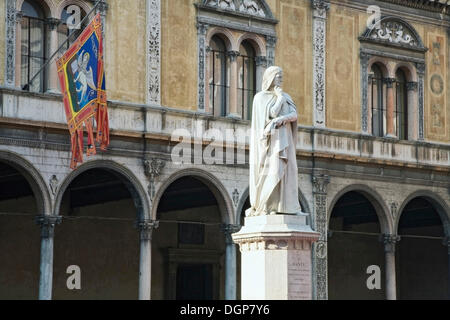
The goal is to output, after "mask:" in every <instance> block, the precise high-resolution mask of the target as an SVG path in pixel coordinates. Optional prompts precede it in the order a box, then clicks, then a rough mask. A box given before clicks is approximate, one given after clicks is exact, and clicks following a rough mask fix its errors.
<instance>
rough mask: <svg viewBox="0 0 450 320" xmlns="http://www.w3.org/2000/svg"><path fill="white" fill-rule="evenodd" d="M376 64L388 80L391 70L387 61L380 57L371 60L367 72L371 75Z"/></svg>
mask: <svg viewBox="0 0 450 320" xmlns="http://www.w3.org/2000/svg"><path fill="white" fill-rule="evenodd" d="M374 64H376V65H377V66H378V67H379V68H380V70H381V72H382V73H383V78H388V77H389V75H390V72H389V68H388V66H387V60H386V59H384V58H381V57H378V56H372V57H371V58H370V60H369V64H368V67H367V72H368V73H369V74H370V72H371V70H372V67H373V65H374Z"/></svg>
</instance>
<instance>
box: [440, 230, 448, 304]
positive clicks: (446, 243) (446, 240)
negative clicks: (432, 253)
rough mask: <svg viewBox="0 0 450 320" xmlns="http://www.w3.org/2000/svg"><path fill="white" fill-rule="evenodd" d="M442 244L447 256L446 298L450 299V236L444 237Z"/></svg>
mask: <svg viewBox="0 0 450 320" xmlns="http://www.w3.org/2000/svg"><path fill="white" fill-rule="evenodd" d="M442 244H443V245H444V246H446V247H447V249H448V250H447V254H448V255H447V256H448V264H447V272H448V276H447V299H448V300H450V236H447V237H445V238H444V240H443V242H442Z"/></svg>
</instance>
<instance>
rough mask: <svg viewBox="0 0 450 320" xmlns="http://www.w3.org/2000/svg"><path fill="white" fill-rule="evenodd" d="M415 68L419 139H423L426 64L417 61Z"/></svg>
mask: <svg viewBox="0 0 450 320" xmlns="http://www.w3.org/2000/svg"><path fill="white" fill-rule="evenodd" d="M416 70H417V75H418V76H419V81H418V91H419V92H418V96H417V99H418V100H419V101H418V109H419V118H418V120H419V123H418V126H419V140H421V141H423V140H424V139H425V127H424V104H425V97H424V87H425V85H424V78H425V70H426V65H425V63H417V64H416Z"/></svg>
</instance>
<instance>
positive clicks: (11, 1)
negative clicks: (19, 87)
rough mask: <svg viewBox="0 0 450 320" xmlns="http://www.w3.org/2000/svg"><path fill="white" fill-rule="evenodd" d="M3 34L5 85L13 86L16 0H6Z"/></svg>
mask: <svg viewBox="0 0 450 320" xmlns="http://www.w3.org/2000/svg"><path fill="white" fill-rule="evenodd" d="M5 9H6V12H5V14H6V19H5V23H6V26H5V27H6V34H5V36H6V37H5V49H6V51H5V85H6V86H8V87H14V86H15V83H16V77H15V69H16V23H18V22H19V21H20V18H21V15H20V12H18V11H16V0H6V6H5Z"/></svg>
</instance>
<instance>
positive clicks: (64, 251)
mask: <svg viewBox="0 0 450 320" xmlns="http://www.w3.org/2000/svg"><path fill="white" fill-rule="evenodd" d="M449 10H450V6H448V5H447V4H446V1H437V0H436V1H432V0H427V1H423V0H421V1H418V0H379V1H375V0H374V1H363V0H339V1H338V0H330V1H326V0H136V1H128V0H104V1H83V0H3V1H1V2H0V37H3V38H2V39H1V42H2V43H3V44H4V45H3V46H0V61H1V63H0V298H2V299H37V298H40V299H150V298H151V299H239V298H240V253H239V249H238V248H237V247H236V245H235V244H233V242H232V241H231V234H232V233H234V232H237V231H238V230H239V228H240V226H241V225H242V224H243V222H244V211H245V210H246V209H247V208H248V207H249V200H248V144H247V132H248V129H249V126H250V120H251V119H250V115H251V107H252V99H253V96H254V94H255V93H256V92H257V91H258V90H260V86H261V81H262V75H263V73H264V70H265V69H266V68H267V67H268V66H271V65H278V66H280V67H282V68H283V70H284V88H283V89H284V91H286V92H287V93H289V94H290V95H291V96H292V98H293V100H294V101H295V103H296V104H297V108H298V114H299V127H298V141H297V157H298V158H297V160H298V161H297V162H298V169H299V189H300V190H299V199H300V203H301V206H302V209H303V211H304V212H306V213H309V219H308V220H309V223H310V224H311V226H312V227H313V229H314V230H316V231H318V232H320V234H321V236H320V240H319V241H318V242H317V243H315V244H314V247H313V253H312V254H313V256H312V259H313V278H312V279H311V281H312V284H313V297H314V299H317V300H325V299H448V298H449V297H450V283H449V281H450V261H449V257H450V222H449V221H450V220H449V219H450V175H449V174H450V97H449V96H447V93H448V92H449V91H448V88H449V83H450V82H449V80H450V72H449V61H448V60H449V58H450V55H449V54H450V50H449V48H450V47H449V43H448V41H449V37H450V31H449V30H450V11H449ZM97 12H99V13H100V14H101V17H102V21H103V28H104V39H105V40H104V41H105V43H104V47H105V64H106V85H107V92H108V108H109V117H110V127H111V145H110V148H109V149H108V151H107V152H105V153H100V154H98V155H96V156H93V157H90V158H85V159H84V160H85V161H84V163H83V164H82V165H80V166H79V167H78V168H77V169H76V170H71V169H70V167H69V165H70V139H69V134H68V130H67V124H66V119H65V114H64V109H63V104H62V95H61V93H60V90H59V87H58V83H57V77H56V64H55V57H58V56H60V55H61V54H62V53H63V51H64V49H66V48H68V46H69V45H70V43H71V41H72V40H73V39H70V38H69V39H67V36H68V35H69V34H70V33H71V32H73V36H72V38H73V37H75V36H76V34H77V32H79V30H80V29H77V28H74V29H73V28H72V26H73V25H76V24H78V22H81V21H82V20H83V18H84V17H87V18H86V19H84V21H82V22H83V23H81V25H85V24H86V23H87V22H88V20H89V19H90V17H92V14H93V13H97ZM78 18H79V19H78ZM77 19H78V20H77ZM58 48H61V50H60V52H59V53H58V54H56V55H55V57H52V56H53V53H54V52H56V51H57V50H58ZM47 62H48V63H47ZM46 63H47V66H45V64H46ZM44 66H45V67H44ZM43 67H44V68H43ZM41 68H43V71H42V72H39V73H38V71H39V70H40V69H41ZM36 74H37V76H35V75H36ZM177 159H178V160H179V159H181V161H176V160H177ZM76 275H79V279H78V280H80V281H78V280H77V278H76ZM378 277H379V279H377V278H378ZM378 280H379V281H378Z"/></svg>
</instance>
